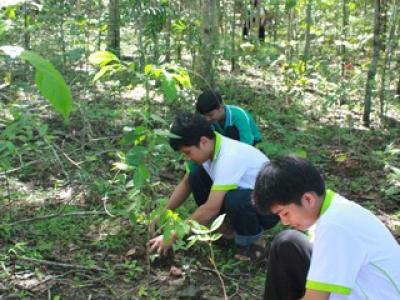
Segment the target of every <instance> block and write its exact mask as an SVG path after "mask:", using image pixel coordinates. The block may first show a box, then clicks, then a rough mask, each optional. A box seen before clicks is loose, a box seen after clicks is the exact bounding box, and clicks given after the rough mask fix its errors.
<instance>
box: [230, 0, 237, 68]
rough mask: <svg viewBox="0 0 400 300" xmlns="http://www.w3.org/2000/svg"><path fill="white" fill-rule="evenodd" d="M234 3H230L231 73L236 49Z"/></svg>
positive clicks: (234, 0)
mask: <svg viewBox="0 0 400 300" xmlns="http://www.w3.org/2000/svg"><path fill="white" fill-rule="evenodd" d="M236 1H237V0H233V1H232V19H231V72H233V71H235V67H236V66H235V64H236V49H235V32H236V5H237V4H236Z"/></svg>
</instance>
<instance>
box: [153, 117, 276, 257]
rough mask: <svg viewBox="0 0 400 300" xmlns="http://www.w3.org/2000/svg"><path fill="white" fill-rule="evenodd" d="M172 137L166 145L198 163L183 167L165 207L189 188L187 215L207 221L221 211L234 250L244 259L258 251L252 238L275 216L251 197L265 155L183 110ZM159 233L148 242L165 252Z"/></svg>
mask: <svg viewBox="0 0 400 300" xmlns="http://www.w3.org/2000/svg"><path fill="white" fill-rule="evenodd" d="M171 133H172V134H174V135H175V136H177V137H176V138H175V137H172V138H170V145H171V147H172V148H173V149H174V150H176V151H180V152H182V153H184V154H185V156H186V157H187V159H188V160H191V161H193V162H195V163H197V164H198V166H197V167H196V168H195V169H193V170H188V172H187V173H186V174H185V175H184V177H183V178H182V180H181V181H180V183H179V184H178V185H177V186H176V188H175V190H174V192H173V193H172V195H171V197H170V199H169V201H168V203H167V205H166V209H171V210H174V209H176V208H177V207H179V206H180V205H181V204H182V203H183V202H184V201H185V200H186V199H187V198H188V196H189V194H190V193H193V197H194V199H195V201H196V203H197V205H198V206H199V207H198V208H197V209H196V211H195V212H194V213H193V214H192V215H191V216H190V219H193V220H195V221H197V222H199V223H201V224H204V225H208V224H210V223H211V222H212V220H213V219H214V218H215V217H217V216H218V215H219V214H221V213H226V218H227V219H228V220H229V222H230V224H231V226H232V227H233V230H234V233H235V242H236V244H237V245H238V246H239V248H240V249H239V250H240V251H239V252H240V253H239V254H240V255H242V256H245V257H247V258H248V259H257V258H259V257H254V255H260V254H261V253H260V249H257V248H258V247H257V244H256V242H257V240H258V239H259V238H260V237H261V235H262V233H263V231H264V230H266V229H269V228H271V227H273V226H275V224H276V223H277V222H278V221H279V218H278V217H277V216H276V215H272V214H269V215H261V214H259V213H258V212H257V211H256V209H255V207H254V206H253V204H252V201H251V194H252V191H253V187H254V183H255V179H256V176H257V174H258V172H259V170H260V169H261V167H262V166H263V164H264V163H265V162H267V161H268V158H267V157H266V156H265V154H263V153H262V152H261V151H259V150H258V149H256V148H255V147H253V146H250V145H247V144H244V143H241V142H239V141H235V140H232V139H229V138H227V137H224V136H222V135H221V134H219V133H217V132H214V131H213V130H212V127H211V125H210V124H209V122H207V120H206V119H205V118H204V116H202V115H200V114H192V113H182V114H180V115H178V117H177V118H176V119H175V122H174V123H173V125H172V127H171ZM175 239H176V236H175V235H173V239H172V241H171V242H170V243H165V242H164V240H163V236H162V235H160V236H158V237H155V238H153V239H152V240H150V241H149V244H150V247H151V249H152V250H156V251H157V252H159V253H166V252H167V251H168V249H169V248H170V247H171V245H172V243H173V242H174V240H175Z"/></svg>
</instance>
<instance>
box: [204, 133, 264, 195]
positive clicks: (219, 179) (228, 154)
mask: <svg viewBox="0 0 400 300" xmlns="http://www.w3.org/2000/svg"><path fill="white" fill-rule="evenodd" d="M267 161H268V158H267V157H266V156H265V154H264V153H262V152H261V151H260V150H258V149H257V148H255V147H253V146H250V145H247V144H245V143H241V142H239V141H235V140H232V139H230V138H227V137H224V136H222V135H221V134H219V133H217V132H215V147H214V155H213V159H212V160H207V161H206V162H204V163H203V167H204V169H205V170H206V172H207V173H208V175H209V176H210V178H211V180H212V181H213V185H212V186H211V190H212V191H228V190H234V189H237V188H242V189H254V184H255V181H256V177H257V174H258V171H259V170H260V169H261V167H262V166H263V165H264V163H266V162H267Z"/></svg>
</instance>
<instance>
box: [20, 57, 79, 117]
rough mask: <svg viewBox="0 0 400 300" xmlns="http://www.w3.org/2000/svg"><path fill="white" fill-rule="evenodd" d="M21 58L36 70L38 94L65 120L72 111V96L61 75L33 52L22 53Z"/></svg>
mask: <svg viewBox="0 0 400 300" xmlns="http://www.w3.org/2000/svg"><path fill="white" fill-rule="evenodd" d="M21 58H22V59H24V60H26V61H28V62H29V63H30V64H32V65H33V66H34V67H35V68H36V75H35V81H36V86H37V88H38V90H39V92H40V93H41V94H42V96H43V97H45V98H46V99H47V100H48V101H49V102H50V104H51V105H52V106H53V107H54V109H55V110H56V111H58V112H59V113H61V114H62V115H63V117H64V119H65V120H67V119H68V117H69V115H70V113H71V110H72V96H71V91H70V89H69V87H68V85H67V84H66V83H65V80H64V78H63V77H62V75H61V74H60V73H59V72H58V71H57V70H56V69H55V68H54V66H53V65H52V64H51V63H50V62H49V61H47V60H45V59H44V58H43V57H41V56H40V55H38V54H36V53H34V52H31V51H24V52H22V53H21Z"/></svg>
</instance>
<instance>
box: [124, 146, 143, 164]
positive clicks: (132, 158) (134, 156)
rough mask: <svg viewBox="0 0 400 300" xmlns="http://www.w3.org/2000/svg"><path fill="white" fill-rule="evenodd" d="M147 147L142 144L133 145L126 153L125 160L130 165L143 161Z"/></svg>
mask: <svg viewBox="0 0 400 300" xmlns="http://www.w3.org/2000/svg"><path fill="white" fill-rule="evenodd" d="M146 154H147V149H146V148H145V147H143V146H136V147H133V148H132V149H131V150H130V151H129V152H128V154H127V155H126V161H127V163H128V164H129V165H131V166H138V165H140V164H142V163H143V160H144V158H145V156H146Z"/></svg>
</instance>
